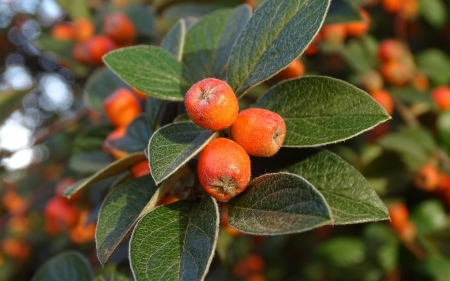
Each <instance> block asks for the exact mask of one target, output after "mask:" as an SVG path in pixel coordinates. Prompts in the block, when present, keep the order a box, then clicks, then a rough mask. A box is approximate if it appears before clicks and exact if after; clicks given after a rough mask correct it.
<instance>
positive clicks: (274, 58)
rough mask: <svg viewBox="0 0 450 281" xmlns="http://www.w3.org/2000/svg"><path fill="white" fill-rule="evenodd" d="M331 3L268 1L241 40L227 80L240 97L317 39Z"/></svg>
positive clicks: (325, 0)
mask: <svg viewBox="0 0 450 281" xmlns="http://www.w3.org/2000/svg"><path fill="white" fill-rule="evenodd" d="M329 4H330V1H329V0H320V1H317V0H290V1H279V0H267V1H265V2H264V3H263V4H262V5H261V6H260V7H259V8H258V9H257V10H256V11H255V14H254V15H253V17H251V18H250V20H249V22H248V23H247V25H246V26H245V28H244V30H242V32H241V34H240V35H239V38H238V39H237V41H236V43H235V45H234V47H233V49H232V51H231V56H230V60H229V66H228V75H227V81H228V84H230V86H231V88H232V89H233V90H234V91H235V93H236V95H237V96H241V95H242V94H244V93H245V92H246V91H247V90H248V89H250V88H251V87H253V86H255V85H257V84H259V83H261V82H263V81H264V80H266V79H268V78H270V77H271V76H273V75H274V74H276V73H277V72H279V71H281V70H282V69H284V68H286V67H287V66H288V65H289V64H290V63H291V62H292V61H293V60H294V59H296V58H297V57H298V56H299V55H300V54H301V53H303V51H304V50H305V49H306V47H307V46H308V45H309V43H310V42H311V41H312V39H313V38H314V37H315V36H316V34H317V32H318V31H319V29H320V27H321V26H322V23H323V21H324V18H325V14H326V12H327V9H328V6H329Z"/></svg>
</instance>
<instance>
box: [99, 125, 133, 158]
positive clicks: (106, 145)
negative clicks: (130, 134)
mask: <svg viewBox="0 0 450 281" xmlns="http://www.w3.org/2000/svg"><path fill="white" fill-rule="evenodd" d="M126 129H127V127H118V128H116V129H115V130H114V131H112V132H111V133H110V134H109V135H108V136H107V137H106V139H105V140H104V142H103V147H102V148H103V151H105V152H107V153H110V154H111V155H112V156H114V158H115V159H120V158H122V157H125V156H127V153H126V152H124V151H121V150H117V149H115V148H114V147H113V146H111V145H110V142H111V141H113V140H117V139H120V138H122V137H123V136H125V132H126Z"/></svg>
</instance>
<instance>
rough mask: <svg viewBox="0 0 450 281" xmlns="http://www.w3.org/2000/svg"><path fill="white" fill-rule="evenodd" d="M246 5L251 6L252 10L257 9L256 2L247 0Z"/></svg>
mask: <svg viewBox="0 0 450 281" xmlns="http://www.w3.org/2000/svg"><path fill="white" fill-rule="evenodd" d="M245 4H247V5H249V6H250V7H251V8H252V10H254V9H256V3H255V0H245Z"/></svg>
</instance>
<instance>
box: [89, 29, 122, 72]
mask: <svg viewBox="0 0 450 281" xmlns="http://www.w3.org/2000/svg"><path fill="white" fill-rule="evenodd" d="M86 48H87V51H88V54H89V56H88V58H89V63H90V64H93V65H102V64H103V56H104V55H106V54H107V53H109V52H110V51H112V50H114V49H117V45H116V43H115V42H114V41H113V40H112V39H111V38H109V37H108V36H105V35H96V36H94V37H92V38H90V39H89V40H88V41H86Z"/></svg>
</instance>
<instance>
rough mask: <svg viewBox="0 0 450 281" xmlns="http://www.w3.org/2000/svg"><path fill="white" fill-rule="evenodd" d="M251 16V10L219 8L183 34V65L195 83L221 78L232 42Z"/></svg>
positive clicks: (241, 6) (246, 7)
mask: <svg viewBox="0 0 450 281" xmlns="http://www.w3.org/2000/svg"><path fill="white" fill-rule="evenodd" d="M250 16H251V10H250V7H249V6H247V5H240V6H238V7H236V8H235V9H233V10H231V9H221V10H218V11H216V12H213V13H211V14H208V15H207V16H205V17H203V18H202V19H201V20H200V21H198V22H197V23H196V24H195V25H193V26H192V27H191V28H190V29H189V31H188V32H187V34H186V44H185V45H184V51H183V53H184V57H183V62H184V63H185V65H186V66H187V68H189V70H190V71H191V74H192V76H193V78H194V80H195V81H200V80H202V79H205V78H207V77H215V78H220V77H222V74H223V72H224V69H225V66H226V64H227V62H228V58H229V56H230V52H231V48H232V47H233V43H234V42H235V41H236V38H237V37H238V35H239V33H240V32H241V30H242V28H243V27H244V26H245V24H246V23H247V21H248V19H249V18H250Z"/></svg>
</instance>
